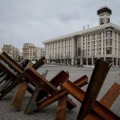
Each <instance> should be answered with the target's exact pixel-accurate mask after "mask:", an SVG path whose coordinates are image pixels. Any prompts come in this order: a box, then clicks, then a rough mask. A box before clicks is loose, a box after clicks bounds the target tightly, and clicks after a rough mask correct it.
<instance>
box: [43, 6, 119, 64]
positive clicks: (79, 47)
mask: <svg viewBox="0 0 120 120" xmlns="http://www.w3.org/2000/svg"><path fill="white" fill-rule="evenodd" d="M111 14H112V11H111V9H110V8H108V7H106V6H104V7H102V8H100V9H99V10H98V11H97V15H98V16H99V26H96V27H93V28H88V29H84V30H82V31H78V32H75V33H71V34H67V35H64V36H60V37H57V38H54V39H50V40H48V41H45V42H44V45H45V52H46V59H47V61H48V62H57V63H65V64H71V65H76V64H77V65H83V64H85V65H94V64H95V61H96V59H97V58H102V59H104V60H106V61H108V62H111V63H112V65H113V66H120V26H118V25H115V24H113V23H111V22H110V15H111Z"/></svg>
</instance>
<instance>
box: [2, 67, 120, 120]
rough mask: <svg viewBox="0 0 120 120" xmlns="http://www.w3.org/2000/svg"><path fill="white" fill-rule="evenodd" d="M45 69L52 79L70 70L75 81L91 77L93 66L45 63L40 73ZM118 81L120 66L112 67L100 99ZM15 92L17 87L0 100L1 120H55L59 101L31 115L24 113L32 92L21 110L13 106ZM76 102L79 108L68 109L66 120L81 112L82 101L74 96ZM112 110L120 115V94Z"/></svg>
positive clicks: (75, 116)
mask: <svg viewBox="0 0 120 120" xmlns="http://www.w3.org/2000/svg"><path fill="white" fill-rule="evenodd" d="M45 70H49V72H48V75H47V79H48V80H50V79H51V78H52V77H54V76H55V75H56V74H57V73H58V72H60V71H61V70H65V71H68V72H69V74H70V78H69V79H70V80H71V81H74V80H76V79H77V78H79V77H81V76H83V75H87V76H88V78H89V79H90V77H91V74H92V71H93V68H80V67H73V66H54V65H53V66H47V65H44V66H43V67H41V68H40V69H39V70H38V71H39V72H40V73H43V72H44V71H45ZM114 82H117V83H119V84H120V68H111V69H110V71H109V73H108V75H107V78H106V80H105V82H104V85H103V86H102V89H101V91H100V93H99V96H98V98H97V99H98V100H100V98H101V97H102V96H103V95H104V94H105V93H106V91H107V90H108V89H109V88H110V87H111V85H112V84H113V83H114ZM86 87H87V86H85V87H83V88H82V89H83V90H86ZM14 93H15V89H14V90H13V91H11V92H10V93H9V94H7V95H6V96H5V97H4V98H3V99H1V100H0V120H55V115H56V107H57V102H56V103H54V104H52V105H50V106H48V107H46V108H45V109H43V110H41V111H39V112H37V113H33V114H30V115H27V114H24V112H23V110H24V108H25V107H26V104H27V102H28V100H29V98H30V96H31V95H30V94H29V93H28V92H26V95H25V98H24V101H23V105H22V108H21V110H20V111H15V109H14V108H13V106H11V105H10V104H11V99H12V97H13V95H14ZM73 100H74V102H76V103H77V108H75V109H73V110H72V111H69V110H67V115H66V120H76V118H77V114H78V112H79V108H80V105H81V104H80V103H79V102H78V101H77V100H75V99H74V98H73ZM111 110H112V111H113V112H114V113H115V114H117V115H118V116H120V96H119V97H118V99H117V100H116V101H115V102H114V104H113V106H112V107H111Z"/></svg>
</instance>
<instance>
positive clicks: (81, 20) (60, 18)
mask: <svg viewBox="0 0 120 120" xmlns="http://www.w3.org/2000/svg"><path fill="white" fill-rule="evenodd" d="M103 5H104V0H101V1H98V0H89V1H88V0H84V1H83V0H0V42H1V44H0V48H1V47H2V44H5V43H9V44H13V45H14V46H16V47H18V48H21V47H22V45H23V43H25V42H31V43H34V44H35V45H37V46H39V47H40V46H43V43H42V42H43V41H44V40H47V39H50V38H54V37H57V36H60V35H64V34H68V33H71V32H75V31H78V30H81V29H82V28H83V26H86V27H87V25H88V24H89V26H90V27H92V26H96V25H98V16H97V14H96V11H97V10H98V9H99V8H100V7H101V6H103ZM107 5H108V6H109V7H110V8H111V9H112V10H113V15H112V16H111V18H112V22H113V23H116V24H118V25H120V22H119V21H120V17H119V6H120V1H119V0H116V2H115V1H113V0H109V1H108V2H107Z"/></svg>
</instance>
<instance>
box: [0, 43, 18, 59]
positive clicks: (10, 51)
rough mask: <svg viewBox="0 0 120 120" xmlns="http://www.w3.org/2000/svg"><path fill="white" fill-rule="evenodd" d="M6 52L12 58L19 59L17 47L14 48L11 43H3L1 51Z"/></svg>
mask: <svg viewBox="0 0 120 120" xmlns="http://www.w3.org/2000/svg"><path fill="white" fill-rule="evenodd" d="M3 51H4V52H6V53H7V54H8V55H9V56H10V57H11V58H12V59H14V60H15V61H19V49H17V48H15V47H14V46H12V45H11V44H4V45H3V47H2V52H3Z"/></svg>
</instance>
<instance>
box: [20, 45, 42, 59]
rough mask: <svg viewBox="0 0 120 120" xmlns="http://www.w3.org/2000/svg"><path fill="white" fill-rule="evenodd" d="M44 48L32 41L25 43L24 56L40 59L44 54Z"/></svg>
mask: <svg viewBox="0 0 120 120" xmlns="http://www.w3.org/2000/svg"><path fill="white" fill-rule="evenodd" d="M42 50H43V48H39V47H36V46H34V44H31V43H24V44H23V48H22V53H23V58H27V59H29V60H32V61H36V60H39V59H40V58H41V57H42V56H43V53H42Z"/></svg>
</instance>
